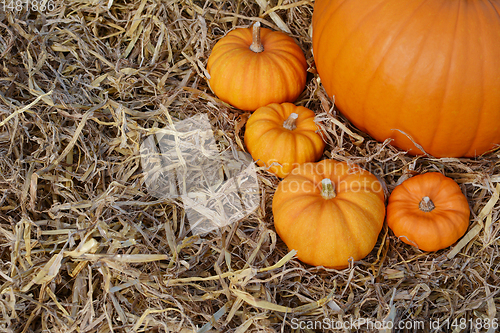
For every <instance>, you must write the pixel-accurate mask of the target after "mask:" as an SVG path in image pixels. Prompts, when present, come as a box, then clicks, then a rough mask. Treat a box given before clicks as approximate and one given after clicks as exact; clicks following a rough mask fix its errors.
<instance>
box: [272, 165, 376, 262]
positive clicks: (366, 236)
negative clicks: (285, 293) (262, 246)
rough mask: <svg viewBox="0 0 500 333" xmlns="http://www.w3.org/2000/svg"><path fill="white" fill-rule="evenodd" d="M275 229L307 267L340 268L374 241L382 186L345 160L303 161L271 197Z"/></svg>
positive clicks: (374, 178) (368, 248) (356, 258)
mask: <svg viewBox="0 0 500 333" xmlns="http://www.w3.org/2000/svg"><path fill="white" fill-rule="evenodd" d="M272 206H273V215H274V225H275V227H276V232H277V233H278V235H279V236H280V237H281V239H282V240H283V241H284V242H285V244H286V245H287V246H288V247H289V248H290V249H295V250H297V257H298V258H299V259H300V260H301V261H303V262H305V263H307V264H310V265H316V266H325V267H331V268H345V267H347V266H348V265H349V259H350V258H352V259H353V260H360V259H362V258H364V257H365V256H366V255H368V254H369V253H370V251H371V250H372V249H373V247H374V246H375V243H376V242H377V238H378V234H379V233H380V230H381V229H382V225H383V223H384V217H385V204H384V192H383V190H382V185H381V184H380V182H379V181H378V180H377V178H376V177H375V176H374V175H373V174H371V173H370V172H368V171H366V170H363V169H361V168H360V167H359V166H356V165H351V166H350V165H348V164H347V163H345V162H337V161H334V160H323V161H321V162H318V163H304V164H302V165H300V166H298V167H297V168H295V169H293V171H292V173H291V174H290V175H288V176H287V177H286V178H285V179H283V180H282V181H281V182H280V184H279V185H278V188H277V189H276V192H275V194H274V198H273V204H272Z"/></svg>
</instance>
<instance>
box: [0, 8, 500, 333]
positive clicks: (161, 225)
mask: <svg viewBox="0 0 500 333" xmlns="http://www.w3.org/2000/svg"><path fill="white" fill-rule="evenodd" d="M32 3H35V2H34V1H30V4H32ZM52 4H53V5H54V8H52V9H53V10H52V11H49V10H46V11H44V12H43V14H39V13H37V12H33V11H31V12H30V13H29V14H28V13H27V12H26V11H25V10H23V11H22V12H19V13H17V12H16V11H15V10H12V9H7V10H3V8H0V9H1V10H0V154H1V157H0V168H1V173H0V260H1V261H0V331H2V332H73V331H76V332H136V331H147V332H163V331H171V332H192V331H198V332H210V331H213V332H215V331H219V332H238V333H240V332H246V331H248V332H257V331H259V332H290V331H293V329H292V327H293V322H297V321H298V320H316V321H323V320H325V319H326V320H331V321H333V322H335V321H355V320H357V319H358V320H359V319H360V318H364V319H365V320H373V321H376V320H378V321H383V320H385V321H386V322H387V321H393V322H397V321H402V322H408V321H415V320H425V321H427V323H429V319H432V320H434V321H437V320H440V323H441V324H444V326H442V327H441V331H445V332H446V331H452V328H451V327H450V328H448V327H447V326H446V325H447V324H446V322H445V321H446V320H447V319H448V320H449V324H451V323H452V322H453V320H457V319H458V320H460V319H462V318H465V319H466V320H467V321H469V320H472V321H473V322H475V321H476V320H482V321H483V322H484V321H485V320H486V318H489V319H494V318H498V317H499V311H498V308H499V304H500V296H499V291H500V288H499V287H498V285H499V284H500V277H499V266H500V259H499V258H500V249H499V246H500V242H499V237H500V233H499V230H500V225H499V223H498V220H499V214H500V213H499V211H500V210H499V207H500V202H499V193H500V163H499V157H500V156H499V154H498V152H496V153H495V152H494V153H492V154H490V155H487V156H485V157H482V158H478V159H435V158H431V157H418V158H417V157H410V156H407V155H406V154H404V152H401V151H399V150H397V149H395V148H393V147H392V146H390V144H389V142H386V143H377V142H375V141H373V140H371V139H370V138H369V137H367V136H366V135H365V134H363V133H361V132H359V131H358V130H356V129H355V128H353V127H352V126H351V125H350V124H349V123H348V121H346V120H345V119H344V118H343V117H342V116H341V115H340V114H338V113H337V112H336V111H335V110H334V109H333V105H332V102H331V100H330V99H329V98H327V96H326V95H325V92H324V90H323V88H322V87H321V86H320V84H319V83H318V81H317V80H316V75H315V72H314V67H311V68H310V72H311V74H310V75H309V76H310V77H309V80H308V85H307V89H306V90H305V92H304V93H303V94H302V96H301V97H300V100H299V101H298V102H297V103H298V104H301V105H304V106H307V107H309V108H311V109H313V110H315V111H316V112H317V113H318V117H319V118H320V119H321V120H322V121H323V124H324V128H325V130H326V132H327V135H326V137H327V140H328V147H327V151H326V152H325V158H335V159H339V160H347V161H352V162H357V163H360V164H361V165H362V166H364V167H365V168H367V169H369V170H371V171H372V172H374V173H376V174H377V175H378V176H379V178H380V179H381V180H382V181H383V182H384V184H385V186H386V188H387V191H388V193H389V192H390V191H391V190H392V189H393V188H394V187H395V186H396V184H398V183H399V182H401V181H402V180H404V179H405V178H406V177H408V175H410V174H413V173H416V172H422V171H430V170H439V171H441V172H444V173H445V174H446V175H448V176H450V177H452V178H453V179H455V180H456V181H457V182H458V183H459V184H460V186H461V188H462V190H463V191H464V193H465V194H466V195H467V198H468V200H469V203H470V206H471V211H472V215H471V226H470V229H469V231H468V233H467V235H466V236H465V237H464V238H463V239H462V240H461V241H460V242H459V243H458V244H457V245H456V246H455V247H452V248H450V249H445V250H442V251H438V252H436V253H424V252H421V251H418V250H417V249H415V248H412V247H409V246H407V245H405V244H403V243H402V242H401V241H399V240H398V239H396V238H395V237H394V235H393V234H392V233H391V232H390V231H388V229H387V226H384V228H383V231H382V233H381V234H380V237H379V241H378V243H377V245H376V247H375V249H374V250H373V252H372V253H371V254H370V255H369V256H368V257H367V258H365V259H364V260H362V261H360V262H357V263H355V264H354V265H353V266H352V267H350V268H348V269H345V270H341V271H337V270H330V269H324V268H321V267H310V266H307V265H304V264H302V263H301V262H299V261H298V260H297V259H295V258H293V255H294V253H293V252H290V253H288V250H287V248H286V246H285V245H284V244H283V242H282V241H281V240H280V239H279V237H278V236H277V235H276V233H275V231H274V227H273V218H272V213H271V199H272V194H273V192H274V190H275V188H276V185H277V183H278V179H277V178H275V177H272V176H270V175H269V174H268V173H266V172H264V171H260V172H259V181H260V183H261V192H262V193H261V194H262V203H261V206H260V208H259V209H258V211H257V212H256V213H255V214H253V215H251V216H249V217H248V218H245V219H244V220H242V221H240V222H239V223H236V224H233V225H231V226H228V227H225V228H223V229H220V230H217V231H216V232H213V233H211V234H209V235H206V236H202V237H200V236H192V235H191V234H190V233H188V231H187V229H186V227H185V224H186V221H185V215H184V212H183V209H182V205H181V204H180V202H179V201H178V200H157V199H156V198H153V197H151V196H150V195H149V194H148V193H147V191H146V189H145V187H144V185H143V181H142V177H141V174H142V169H141V167H140V158H139V155H140V154H139V145H140V142H141V138H142V137H144V135H146V134H148V133H149V132H150V131H151V129H153V128H155V127H164V126H165V125H167V124H168V122H169V118H175V119H184V118H186V117H189V116H193V115H195V114H199V113H206V114H208V115H209V118H210V120H211V123H212V125H213V126H214V127H215V128H216V129H217V131H216V133H215V134H216V138H217V140H218V141H219V144H220V145H221V147H222V148H223V149H228V147H229V145H228V144H227V143H228V142H236V143H237V144H238V145H239V146H240V147H243V145H242V143H241V139H242V134H243V129H242V128H243V126H244V123H245V120H246V117H247V115H246V114H245V113H243V112H240V111H238V110H236V109H234V108H230V107H228V106H227V105H226V104H224V103H222V102H221V101H219V100H218V99H217V98H216V97H215V96H214V95H213V94H212V93H211V92H210V90H209V88H208V86H207V80H206V75H207V73H206V70H205V64H206V61H207V58H208V55H209V53H210V50H211V47H212V46H213V45H214V43H215V42H216V41H217V40H218V39H219V38H220V37H221V36H223V35H224V34H225V33H227V32H228V31H229V30H230V29H232V28H235V27H239V26H247V25H249V24H250V23H251V22H253V21H257V20H258V21H260V22H261V23H262V24H263V25H264V26H267V27H270V28H273V29H281V30H284V31H289V32H290V34H291V35H292V36H293V37H294V38H296V40H297V41H298V43H299V44H300V46H301V47H302V49H303V50H304V51H305V54H306V58H307V59H308V62H309V64H312V62H313V58H312V54H311V38H310V22H311V15H312V9H313V3H312V2H311V1H308V0H305V1H289V0H285V1H279V2H276V1H271V2H268V1H265V0H258V1H256V2H252V1H247V0H243V1H236V0H230V1H215V0H209V1H206V2H201V1H195V2H193V1H187V0H168V1H156V0H141V1H139V0H137V1H128V2H123V1H113V0H109V1H98V0H93V1H79V0H66V1H60V0H54V1H53V2H52ZM0 6H2V3H0ZM426 330H427V331H437V330H435V329H434V330H432V329H431V327H429V326H427V328H426ZM303 331H307V330H303ZM309 331H312V330H309ZM345 331H348V330H345ZM360 331H370V329H369V328H368V327H361V328H360ZM394 331H395V332H398V331H401V332H402V331H404V330H394ZM407 331H412V330H407ZM455 331H456V332H459V331H460V328H459V327H456V330H455ZM483 331H486V330H484V329H483V330H481V332H483ZM490 331H491V332H493V331H492V330H490Z"/></svg>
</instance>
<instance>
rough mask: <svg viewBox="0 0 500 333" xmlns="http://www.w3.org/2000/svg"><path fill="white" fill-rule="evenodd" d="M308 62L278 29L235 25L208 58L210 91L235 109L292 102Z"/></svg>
mask: <svg viewBox="0 0 500 333" xmlns="http://www.w3.org/2000/svg"><path fill="white" fill-rule="evenodd" d="M307 67H308V66H307V62H306V58H305V56H304V53H303V52H302V50H301V48H300V47H299V46H298V45H297V43H295V41H294V40H293V39H292V38H291V37H289V36H288V35H286V34H285V33H283V32H280V31H272V30H270V29H266V28H261V27H260V23H259V22H256V23H255V24H254V25H253V27H251V28H238V29H235V30H233V31H231V32H229V33H228V34H227V35H226V36H224V37H222V38H221V39H220V40H219V41H218V42H217V43H216V44H215V46H214V47H213V49H212V53H211V54H210V57H209V58H208V64H207V70H208V73H209V74H210V79H209V84H210V88H211V89H212V91H213V92H214V93H215V94H216V95H217V97H219V98H220V99H221V100H222V101H224V102H226V103H229V104H231V105H233V106H235V107H237V108H238V109H241V110H245V111H254V110H256V109H258V108H259V107H261V106H264V105H267V104H270V103H283V102H294V101H295V100H296V99H297V98H298V97H299V95H300V93H301V92H302V91H303V90H304V87H305V84H306V76H307Z"/></svg>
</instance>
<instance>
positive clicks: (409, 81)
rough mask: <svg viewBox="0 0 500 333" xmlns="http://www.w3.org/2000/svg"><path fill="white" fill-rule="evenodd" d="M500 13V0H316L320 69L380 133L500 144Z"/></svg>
mask: <svg viewBox="0 0 500 333" xmlns="http://www.w3.org/2000/svg"><path fill="white" fill-rule="evenodd" d="M499 13H500V0H454V1H450V0H432V1H424V0H407V1H401V0H316V1H315V4H314V14H313V52H314V59H315V63H316V67H317V71H318V73H319V76H320V78H321V82H322V83H323V86H324V88H325V90H326V91H327V93H328V94H329V95H330V96H333V95H334V96H335V102H336V105H337V106H338V108H339V109H340V111H341V112H342V113H343V114H344V115H345V116H346V117H347V118H348V119H349V120H351V121H352V123H353V124H354V125H355V126H357V127H358V128H359V129H361V130H363V131H365V132H367V133H369V134H370V135H371V136H373V137H374V138H375V139H377V140H380V141H383V140H385V139H386V138H394V139H395V141H394V142H393V144H394V145H396V146H398V147H400V148H402V149H405V150H411V153H414V154H421V150H419V149H418V148H417V147H415V146H414V145H413V143H412V142H411V141H410V139H408V137H407V136H406V135H408V136H410V137H411V138H412V139H413V140H414V141H415V142H416V143H417V144H419V145H421V146H422V147H423V149H424V150H425V151H426V152H427V153H429V154H431V155H433V156H437V157H445V156H447V157H458V156H475V155H478V154H482V153H484V152H486V151H488V150H490V149H492V148H494V147H495V145H497V144H500V15H499ZM403 132H404V133H403ZM405 134H406V135H405Z"/></svg>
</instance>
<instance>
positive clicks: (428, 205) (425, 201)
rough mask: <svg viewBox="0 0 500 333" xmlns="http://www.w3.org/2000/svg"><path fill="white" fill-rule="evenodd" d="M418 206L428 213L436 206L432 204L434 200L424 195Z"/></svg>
mask: <svg viewBox="0 0 500 333" xmlns="http://www.w3.org/2000/svg"><path fill="white" fill-rule="evenodd" d="M418 208H420V210H421V211H423V212H426V213H428V212H430V211H432V210H433V209H434V208H436V206H434V202H432V200H431V198H429V197H427V196H425V197H423V198H422V201H420V204H419V205H418Z"/></svg>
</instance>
